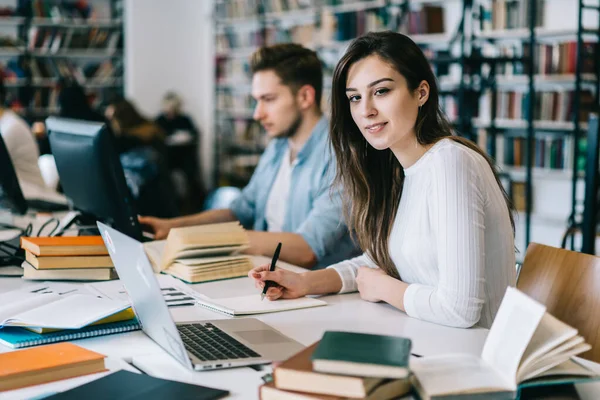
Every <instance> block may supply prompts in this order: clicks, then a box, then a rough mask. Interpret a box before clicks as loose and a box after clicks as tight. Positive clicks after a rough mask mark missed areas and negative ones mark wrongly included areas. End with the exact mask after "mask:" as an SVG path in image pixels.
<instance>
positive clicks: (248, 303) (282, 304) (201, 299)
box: [196, 293, 327, 317]
mask: <svg viewBox="0 0 600 400" xmlns="http://www.w3.org/2000/svg"><path fill="white" fill-rule="evenodd" d="M196 298H197V301H198V304H199V305H200V306H201V307H204V308H207V309H209V310H212V311H217V312H220V313H223V314H227V315H231V316H234V317H237V316H239V315H251V314H264V313H271V312H278V311H290V310H298V309H301V308H311V307H320V306H326V305H327V303H326V302H324V301H323V300H319V299H313V298H310V297H302V298H299V299H283V300H275V301H270V300H267V299H265V300H263V301H261V300H260V294H259V293H257V294H253V295H250V296H239V297H227V298H222V299H210V298H208V297H206V296H204V295H202V294H199V295H198V296H196Z"/></svg>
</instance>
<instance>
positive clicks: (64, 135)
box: [46, 117, 142, 240]
mask: <svg viewBox="0 0 600 400" xmlns="http://www.w3.org/2000/svg"><path fill="white" fill-rule="evenodd" d="M46 128H47V130H48V137H49V140H50V148H51V149H52V154H53V155H54V159H55V161H56V168H57V169H58V175H59V177H60V183H61V185H62V188H63V191H64V192H65V194H66V195H67V197H68V198H69V199H70V200H71V202H72V203H73V206H74V208H75V209H76V210H78V211H80V212H81V213H82V214H83V215H84V216H88V217H91V218H93V219H95V220H96V221H101V222H104V223H106V224H108V225H111V226H113V227H114V228H115V229H117V230H119V231H121V232H123V233H125V234H126V235H128V236H130V237H132V238H134V239H136V240H142V230H141V228H140V225H139V222H138V219H137V211H136V208H135V204H134V202H133V198H132V197H131V193H130V192H129V188H128V187H127V183H126V182H125V175H124V173H123V167H122V166H121V161H120V159H119V156H118V154H117V152H116V150H115V146H114V143H113V138H112V136H111V134H110V133H109V132H108V131H107V129H106V126H105V125H104V124H103V123H98V122H88V121H79V120H74V119H67V118H57V117H50V118H48V119H46Z"/></svg>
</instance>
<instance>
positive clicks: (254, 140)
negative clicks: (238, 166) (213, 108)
mask: <svg viewBox="0 0 600 400" xmlns="http://www.w3.org/2000/svg"><path fill="white" fill-rule="evenodd" d="M220 131H221V132H222V133H223V135H222V136H221V138H222V140H224V141H226V143H225V144H226V145H229V144H230V143H246V144H247V145H246V146H245V147H254V148H263V149H264V148H265V147H266V146H267V141H268V139H267V136H266V135H265V134H264V133H263V130H262V128H261V126H260V124H258V123H256V122H254V121H249V120H247V119H230V120H228V121H226V122H222V123H221V126H220Z"/></svg>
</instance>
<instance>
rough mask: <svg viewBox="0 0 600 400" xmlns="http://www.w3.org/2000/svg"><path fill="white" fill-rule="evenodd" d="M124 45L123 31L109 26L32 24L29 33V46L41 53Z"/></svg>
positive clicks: (107, 49)
mask: <svg viewBox="0 0 600 400" xmlns="http://www.w3.org/2000/svg"><path fill="white" fill-rule="evenodd" d="M121 47H122V40H121V32H120V31H119V30H115V29H108V28H92V29H80V28H66V29H63V28H55V27H53V28H45V27H38V26H32V27H31V28H29V31H28V33H27V48H28V49H29V50H31V51H33V50H36V51H39V52H41V53H51V54H52V53H57V52H59V51H63V50H68V49H71V50H73V49H77V50H82V49H86V50H92V49H95V50H98V49H102V50H106V51H108V52H113V51H115V50H116V49H118V48H121Z"/></svg>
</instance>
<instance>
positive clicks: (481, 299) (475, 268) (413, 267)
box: [329, 139, 516, 328]
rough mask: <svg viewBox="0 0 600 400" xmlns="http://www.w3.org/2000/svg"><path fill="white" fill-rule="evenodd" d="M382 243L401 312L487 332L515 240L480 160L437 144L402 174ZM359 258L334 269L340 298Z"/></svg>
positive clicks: (509, 274)
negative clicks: (402, 286)
mask: <svg viewBox="0 0 600 400" xmlns="http://www.w3.org/2000/svg"><path fill="white" fill-rule="evenodd" d="M404 172H405V176H406V179H405V182H404V189H403V192H402V198H401V200H400V205H399V207H398V212H397V214H396V218H395V220H394V225H393V227H392V232H391V234H390V238H389V251H390V256H391V259H392V261H393V262H394V265H395V266H396V268H397V270H398V274H399V275H400V278H401V279H402V281H403V282H405V283H408V284H409V286H408V288H407V289H406V292H405V294H404V307H405V309H406V313H407V314H408V315H409V316H411V317H415V318H419V319H423V320H426V321H431V322H435V323H438V324H442V325H449V326H456V327H470V326H472V325H475V324H478V325H480V326H483V327H486V328H489V327H490V326H491V324H492V321H493V320H494V317H495V315H496V312H497V311H498V307H499V306H500V302H501V301H502V298H503V296H504V293H505V291H506V288H507V287H508V286H514V285H515V282H516V271H515V253H514V237H513V230H512V227H511V224H510V219H509V214H508V209H507V207H506V202H505V200H504V197H503V195H502V192H501V191H500V188H499V187H498V184H497V182H496V179H495V178H494V174H493V172H492V170H491V168H490V167H489V165H488V163H487V161H486V160H485V159H484V158H483V157H482V156H481V155H479V154H477V153H476V152H474V151H473V150H470V149H468V148H467V147H465V146H463V145H461V144H459V143H457V142H454V141H452V140H451V139H443V140H440V141H439V142H437V143H436V144H435V145H434V146H432V147H431V149H429V150H428V151H427V152H426V153H425V154H424V155H423V156H422V157H421V158H420V159H419V160H418V161H417V162H416V163H415V164H413V165H412V166H411V167H409V168H406V169H405V170H404ZM361 266H367V267H370V268H377V265H375V263H374V262H373V260H371V258H370V257H369V256H368V255H367V254H366V253H365V254H363V255H361V256H358V257H356V258H353V259H351V260H346V261H342V262H340V263H338V264H334V265H332V266H330V267H329V268H334V269H335V270H336V271H337V272H338V273H339V275H340V277H341V279H342V283H343V286H342V290H341V291H340V293H344V292H351V291H356V290H357V285H356V274H357V270H358V268H359V267H361Z"/></svg>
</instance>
